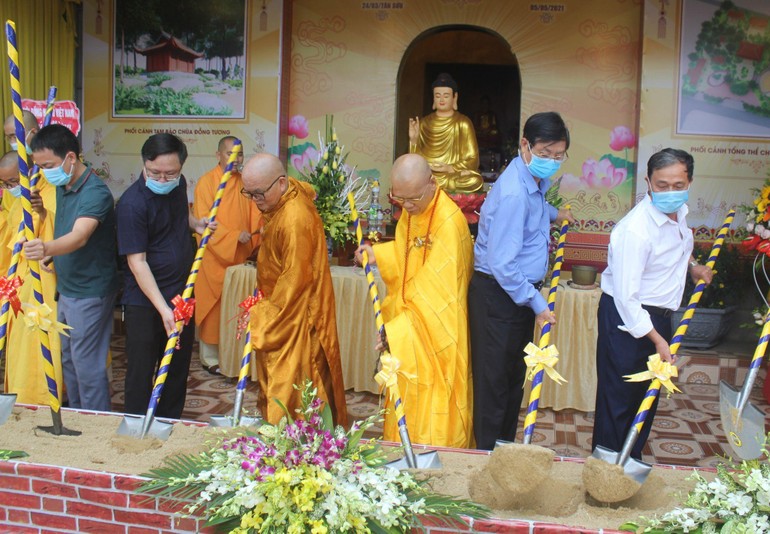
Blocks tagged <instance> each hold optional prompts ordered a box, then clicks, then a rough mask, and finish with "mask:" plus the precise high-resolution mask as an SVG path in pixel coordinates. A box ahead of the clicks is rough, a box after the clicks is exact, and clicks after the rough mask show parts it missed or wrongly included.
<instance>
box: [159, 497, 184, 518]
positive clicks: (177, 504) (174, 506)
mask: <svg viewBox="0 0 770 534" xmlns="http://www.w3.org/2000/svg"><path fill="white" fill-rule="evenodd" d="M188 504H189V501H180V500H179V499H169V498H164V497H159V498H158V511H160V512H168V513H170V514H178V513H182V512H184V507H185V506H186V505H188Z"/></svg>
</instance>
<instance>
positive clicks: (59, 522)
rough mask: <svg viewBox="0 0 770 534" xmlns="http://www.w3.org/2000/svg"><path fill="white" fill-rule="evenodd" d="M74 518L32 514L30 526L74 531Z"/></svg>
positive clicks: (38, 513)
mask: <svg viewBox="0 0 770 534" xmlns="http://www.w3.org/2000/svg"><path fill="white" fill-rule="evenodd" d="M76 523H77V522H76V520H75V518H74V517H70V516H67V515H60V514H43V513H40V512H32V524H33V525H37V526H40V527H49V528H58V529H61V530H71V531H74V530H76V528H75V527H76Z"/></svg>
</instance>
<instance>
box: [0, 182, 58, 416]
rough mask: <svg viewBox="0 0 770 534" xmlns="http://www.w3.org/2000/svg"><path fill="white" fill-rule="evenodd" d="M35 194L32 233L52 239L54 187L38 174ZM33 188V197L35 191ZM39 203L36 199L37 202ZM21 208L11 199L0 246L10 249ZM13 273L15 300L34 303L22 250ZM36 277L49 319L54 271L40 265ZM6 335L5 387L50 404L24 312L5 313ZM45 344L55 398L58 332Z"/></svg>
mask: <svg viewBox="0 0 770 534" xmlns="http://www.w3.org/2000/svg"><path fill="white" fill-rule="evenodd" d="M37 191H38V192H39V198H40V199H41V200H42V206H39V207H38V209H37V210H35V211H33V212H32V219H33V225H34V228H35V236H36V237H38V238H40V239H42V240H51V239H53V230H54V219H55V218H56V188H55V187H54V186H52V185H51V184H49V183H48V181H47V180H46V179H45V177H44V176H42V175H41V176H40V180H39V181H38V183H37ZM34 192H35V189H33V199H34V197H35V196H36V195H35V193H34ZM38 204H39V203H38ZM23 216H24V210H23V207H22V204H21V202H15V203H13V205H12V206H11V209H10V210H9V212H8V229H9V231H8V232H7V241H6V242H5V243H3V248H7V249H8V250H11V251H12V250H13V246H14V245H15V244H16V241H17V240H18V234H17V233H16V232H14V231H11V230H12V229H14V228H15V229H16V230H18V228H19V223H20V222H21V221H22V220H23ZM16 274H17V275H18V276H19V277H20V278H21V279H22V280H23V281H24V284H23V285H22V286H21V287H20V288H19V289H18V295H19V300H20V301H21V302H22V304H36V301H35V297H34V294H33V284H32V273H31V272H30V268H29V263H28V262H27V260H26V256H25V254H24V253H23V252H22V253H21V255H20V257H19V265H18V269H17V271H16ZM40 279H41V284H42V286H43V298H44V300H45V303H46V304H47V305H48V307H49V308H51V310H52V312H51V315H50V318H51V319H54V320H55V319H56V301H55V300H54V299H55V297H56V274H55V273H54V272H53V271H52V270H51V269H50V268H47V267H46V268H44V267H43V265H42V264H41V265H40ZM9 319H10V320H9V324H8V334H7V335H8V338H7V343H6V355H7V363H6V368H5V391H6V392H8V393H16V395H17V397H16V402H18V403H23V404H43V405H49V404H50V402H51V401H50V395H49V393H48V384H47V381H46V374H45V364H44V360H43V356H42V353H41V352H40V339H39V337H38V332H37V328H36V327H30V326H28V325H27V324H26V323H25V322H24V312H23V311H22V312H19V315H18V316H17V317H14V316H13V313H11V314H10V316H9ZM48 338H49V347H50V349H51V358H52V360H53V367H54V379H55V380H56V384H57V391H58V394H59V401H61V400H62V394H63V390H64V380H63V377H62V366H61V338H60V337H59V334H58V332H53V331H52V332H50V333H49V336H48Z"/></svg>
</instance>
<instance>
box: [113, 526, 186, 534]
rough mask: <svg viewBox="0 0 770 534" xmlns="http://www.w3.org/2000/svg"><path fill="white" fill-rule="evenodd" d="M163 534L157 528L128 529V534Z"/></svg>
mask: <svg viewBox="0 0 770 534" xmlns="http://www.w3.org/2000/svg"><path fill="white" fill-rule="evenodd" d="M163 532H166V531H165V530H158V529H157V528H144V527H128V534H161V533H163ZM190 532H197V531H196V530H190Z"/></svg>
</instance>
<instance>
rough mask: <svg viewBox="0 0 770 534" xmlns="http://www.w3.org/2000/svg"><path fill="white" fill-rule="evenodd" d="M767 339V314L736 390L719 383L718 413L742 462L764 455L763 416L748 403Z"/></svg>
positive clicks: (769, 318) (769, 329) (769, 319)
mask: <svg viewBox="0 0 770 534" xmlns="http://www.w3.org/2000/svg"><path fill="white" fill-rule="evenodd" d="M769 339H770V312H768V314H766V315H765V322H764V325H763V326H762V333H761V334H760V336H759V341H758V342H757V348H756V350H755V351H754V357H753V358H752V360H751V364H750V365H749V371H748V373H747V374H746V379H745V380H744V382H743V387H742V388H741V389H740V391H739V390H737V389H735V388H734V387H732V386H731V385H730V384H728V383H727V382H725V381H724V380H722V381H721V382H720V383H719V412H720V415H721V418H722V427H723V428H724V430H725V433H726V434H727V441H728V443H730V447H731V448H732V449H733V452H734V453H735V455H736V456H737V457H738V458H740V459H741V460H753V459H755V458H759V457H760V456H762V454H763V450H762V448H763V446H764V444H765V414H764V412H762V410H760V409H759V408H757V407H756V406H754V405H753V404H752V403H751V402H749V396H751V388H752V386H753V385H754V380H755V379H756V378H757V373H758V372H759V366H760V364H761V363H762V358H763V357H764V356H765V351H766V350H767V342H768V340H769Z"/></svg>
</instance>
